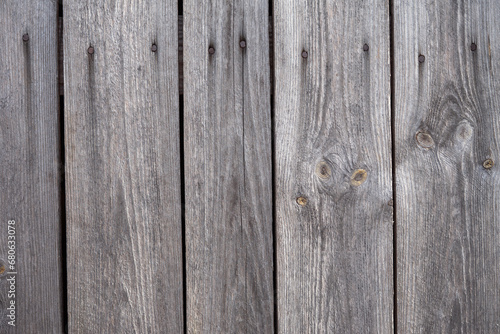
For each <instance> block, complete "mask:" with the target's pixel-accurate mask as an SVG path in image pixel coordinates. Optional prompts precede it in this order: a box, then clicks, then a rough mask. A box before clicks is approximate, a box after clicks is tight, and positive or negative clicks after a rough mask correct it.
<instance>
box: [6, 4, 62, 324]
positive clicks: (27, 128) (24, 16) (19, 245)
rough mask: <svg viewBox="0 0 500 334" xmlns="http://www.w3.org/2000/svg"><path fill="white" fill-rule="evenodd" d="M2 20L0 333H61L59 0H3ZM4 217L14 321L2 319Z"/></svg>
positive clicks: (7, 285) (8, 303)
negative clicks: (11, 241)
mask: <svg viewBox="0 0 500 334" xmlns="http://www.w3.org/2000/svg"><path fill="white" fill-rule="evenodd" d="M0 22H1V25H0V45H1V48H0V59H1V61H0V147H1V149H0V221H1V224H0V231H1V233H0V262H1V263H0V272H1V273H0V332H1V333H61V332H62V331H63V323H62V314H63V313H62V312H63V311H62V309H61V305H62V303H61V296H62V295H61V290H60V289H61V284H60V283H61V282H60V280H61V258H60V255H61V254H60V250H61V249H60V245H61V234H60V232H61V230H60V226H61V209H62V208H61V180H62V178H61V176H62V175H61V171H62V170H63V169H62V168H61V167H62V166H60V161H61V160H60V145H59V135H60V134H59V96H58V92H57V5H56V4H55V3H54V2H53V1H30V0H19V1H10V0H7V1H1V2H0ZM24 34H28V35H29V40H28V41H24V42H23V35H24ZM9 220H15V222H16V223H15V228H16V235H15V237H16V240H15V241H16V245H15V247H16V249H15V250H16V264H15V271H16V272H17V275H13V276H15V277H16V294H15V299H14V300H15V303H16V304H15V306H16V323H15V324H16V327H12V326H10V325H8V324H7V322H8V321H9V320H10V319H8V318H7V312H8V311H7V307H9V305H10V301H11V300H12V299H10V298H8V291H9V284H8V282H7V278H10V277H11V276H12V275H9V274H7V273H8V272H10V271H13V270H10V268H9V267H8V262H7V261H8V250H9V249H8V234H7V233H8V229H7V223H8V221H9Z"/></svg>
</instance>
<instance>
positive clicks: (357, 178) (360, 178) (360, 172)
mask: <svg viewBox="0 0 500 334" xmlns="http://www.w3.org/2000/svg"><path fill="white" fill-rule="evenodd" d="M367 176H368V174H367V173H366V170H364V169H356V170H355V171H354V173H352V175H351V184H352V185H353V186H356V187H357V186H360V185H362V184H363V182H365V181H366V178H367Z"/></svg>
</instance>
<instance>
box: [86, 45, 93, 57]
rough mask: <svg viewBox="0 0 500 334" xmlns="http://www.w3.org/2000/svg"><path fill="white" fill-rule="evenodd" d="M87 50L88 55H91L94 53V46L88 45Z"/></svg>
mask: <svg viewBox="0 0 500 334" xmlns="http://www.w3.org/2000/svg"><path fill="white" fill-rule="evenodd" d="M87 52H88V53H89V55H93V54H94V47H92V46H89V48H88V49H87Z"/></svg>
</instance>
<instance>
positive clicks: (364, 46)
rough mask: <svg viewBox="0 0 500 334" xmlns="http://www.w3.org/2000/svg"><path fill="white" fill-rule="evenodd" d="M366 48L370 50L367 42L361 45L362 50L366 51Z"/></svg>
mask: <svg viewBox="0 0 500 334" xmlns="http://www.w3.org/2000/svg"><path fill="white" fill-rule="evenodd" d="M368 50H370V47H369V46H368V44H365V45H363V51H365V52H366V51H368Z"/></svg>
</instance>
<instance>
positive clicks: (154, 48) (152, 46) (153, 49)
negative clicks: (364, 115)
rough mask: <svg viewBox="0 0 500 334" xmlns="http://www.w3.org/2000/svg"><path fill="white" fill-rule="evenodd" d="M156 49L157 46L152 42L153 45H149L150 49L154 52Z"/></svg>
mask: <svg viewBox="0 0 500 334" xmlns="http://www.w3.org/2000/svg"><path fill="white" fill-rule="evenodd" d="M156 50H158V47H157V46H156V44H154V43H153V45H151V51H153V52H156Z"/></svg>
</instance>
